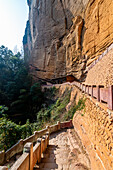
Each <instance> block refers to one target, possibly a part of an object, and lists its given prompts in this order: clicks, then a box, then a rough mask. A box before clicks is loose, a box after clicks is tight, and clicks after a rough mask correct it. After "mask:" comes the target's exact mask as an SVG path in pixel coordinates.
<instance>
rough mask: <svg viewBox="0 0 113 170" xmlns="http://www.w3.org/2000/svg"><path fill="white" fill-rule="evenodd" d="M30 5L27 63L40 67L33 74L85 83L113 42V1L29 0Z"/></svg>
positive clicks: (24, 39) (27, 28) (24, 41)
mask: <svg viewBox="0 0 113 170" xmlns="http://www.w3.org/2000/svg"><path fill="white" fill-rule="evenodd" d="M28 5H29V21H28V22H27V27H26V31H25V36H24V38H23V43H24V52H25V60H26V62H27V63H28V64H30V65H31V66H32V68H37V69H35V70H34V71H33V70H32V73H33V74H34V75H35V76H37V77H40V78H48V79H53V78H59V77H63V76H65V75H70V74H72V75H74V76H75V77H76V78H77V79H80V80H84V78H85V75H86V73H87V70H88V67H89V66H90V64H91V63H92V62H93V61H94V60H95V59H97V58H98V56H99V55H100V54H101V53H102V52H103V51H104V50H105V49H106V47H107V46H109V45H110V44H111V43H112V41H113V29H112V27H113V15H112V13H113V10H112V7H113V2H112V0H109V1H107V0H90V1H89V2H88V0H70V1H69V0H28ZM36 70H37V71H36Z"/></svg>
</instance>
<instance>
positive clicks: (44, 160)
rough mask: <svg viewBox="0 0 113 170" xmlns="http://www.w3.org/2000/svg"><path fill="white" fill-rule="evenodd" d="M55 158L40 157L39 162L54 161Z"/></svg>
mask: <svg viewBox="0 0 113 170" xmlns="http://www.w3.org/2000/svg"><path fill="white" fill-rule="evenodd" d="M55 162H56V159H55V158H42V159H41V163H55Z"/></svg>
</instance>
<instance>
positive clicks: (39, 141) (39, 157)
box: [37, 138, 42, 163]
mask: <svg viewBox="0 0 113 170" xmlns="http://www.w3.org/2000/svg"><path fill="white" fill-rule="evenodd" d="M37 143H40V151H39V154H38V163H40V162H41V156H42V153H41V145H42V138H38V139H37Z"/></svg>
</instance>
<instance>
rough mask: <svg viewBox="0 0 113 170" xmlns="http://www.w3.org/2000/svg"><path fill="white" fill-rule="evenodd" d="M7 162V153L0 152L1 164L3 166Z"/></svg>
mask: <svg viewBox="0 0 113 170" xmlns="http://www.w3.org/2000/svg"><path fill="white" fill-rule="evenodd" d="M4 161H5V151H0V164H1V165H2V164H3V163H4Z"/></svg>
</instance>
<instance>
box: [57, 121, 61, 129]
mask: <svg viewBox="0 0 113 170" xmlns="http://www.w3.org/2000/svg"><path fill="white" fill-rule="evenodd" d="M57 125H58V130H60V122H59V121H58V122H57Z"/></svg>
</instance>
